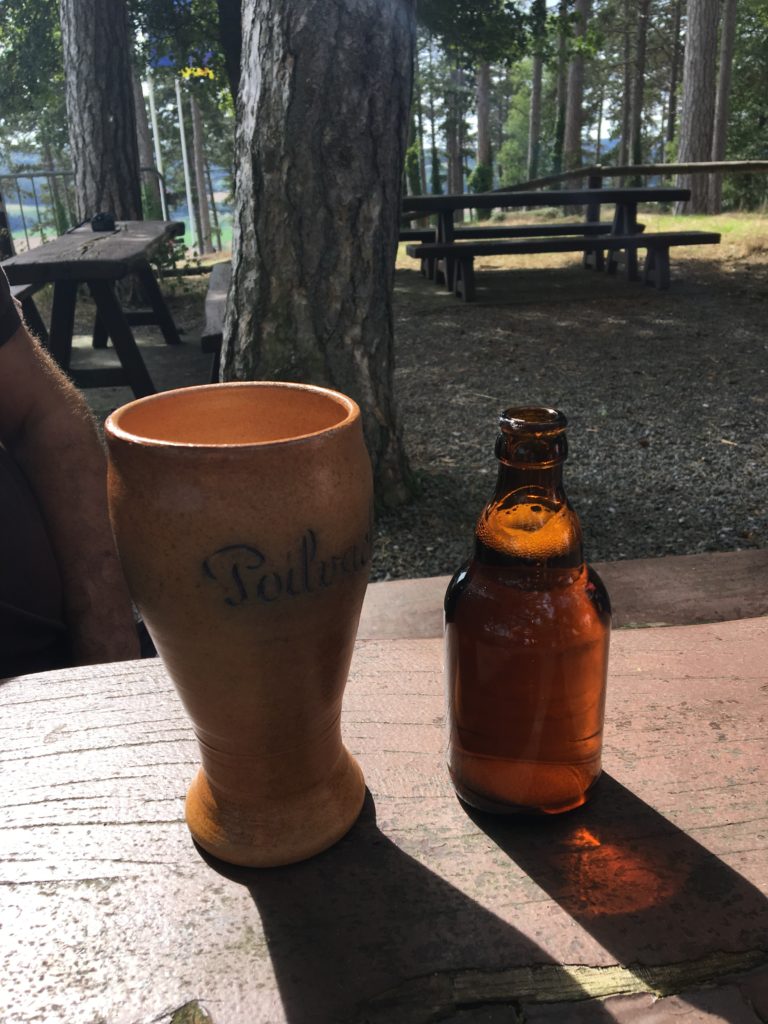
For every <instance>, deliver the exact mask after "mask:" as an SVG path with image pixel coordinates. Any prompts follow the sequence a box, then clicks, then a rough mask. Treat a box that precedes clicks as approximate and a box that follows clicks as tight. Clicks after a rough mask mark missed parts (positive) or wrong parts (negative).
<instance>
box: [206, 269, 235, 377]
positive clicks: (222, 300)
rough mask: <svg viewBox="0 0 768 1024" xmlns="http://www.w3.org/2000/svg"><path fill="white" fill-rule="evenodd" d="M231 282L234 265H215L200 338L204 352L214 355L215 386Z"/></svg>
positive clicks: (207, 295)
mask: <svg viewBox="0 0 768 1024" xmlns="http://www.w3.org/2000/svg"><path fill="white" fill-rule="evenodd" d="M231 280H232V264H231V262H230V261H229V260H227V261H226V262H222V263H215V264H214V265H213V268H212V269H211V277H210V280H209V281H208V291H207V292H206V295H205V324H204V326H203V333H202V334H201V336H200V347H201V348H202V350H203V352H210V353H211V354H212V355H213V360H212V362H211V383H213V384H216V383H217V382H218V380H219V364H220V362H221V343H222V339H223V337H224V317H225V315H226V312H227V294H228V292H229V283H230V281H231Z"/></svg>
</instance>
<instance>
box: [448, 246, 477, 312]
mask: <svg viewBox="0 0 768 1024" xmlns="http://www.w3.org/2000/svg"><path fill="white" fill-rule="evenodd" d="M453 293H454V295H456V297H457V298H459V299H463V300H464V302H472V300H473V299H474V297H475V267H474V260H473V259H472V257H471V256H468V257H465V258H464V259H462V260H454V272H453Z"/></svg>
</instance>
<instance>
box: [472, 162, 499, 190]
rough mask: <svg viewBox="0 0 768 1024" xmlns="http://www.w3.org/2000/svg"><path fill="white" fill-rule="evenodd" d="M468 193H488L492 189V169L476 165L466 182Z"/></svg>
mask: <svg viewBox="0 0 768 1024" xmlns="http://www.w3.org/2000/svg"><path fill="white" fill-rule="evenodd" d="M467 184H468V185H469V191H470V192H490V190H491V189H492V188H493V168H492V167H489V166H488V164H476V165H475V167H474V169H473V171H472V173H471V174H470V176H469V179H468V181H467Z"/></svg>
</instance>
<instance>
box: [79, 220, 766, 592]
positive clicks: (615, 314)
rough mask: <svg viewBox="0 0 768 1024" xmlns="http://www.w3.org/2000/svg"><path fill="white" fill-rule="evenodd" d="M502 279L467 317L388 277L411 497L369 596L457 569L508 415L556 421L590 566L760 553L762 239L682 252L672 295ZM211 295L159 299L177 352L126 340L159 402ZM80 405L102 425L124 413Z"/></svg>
mask: <svg viewBox="0 0 768 1024" xmlns="http://www.w3.org/2000/svg"><path fill="white" fill-rule="evenodd" d="M683 253H684V254H685V255H682V254H683ZM504 262H505V261H503V260H499V259H495V260H488V261H483V263H484V264H485V267H484V269H482V270H481V271H480V272H479V273H478V285H479V288H478V300H477V301H476V302H474V303H470V304H463V303H461V302H459V301H458V300H456V299H454V298H453V297H452V296H451V295H448V294H446V293H444V292H441V291H438V290H437V289H435V287H434V286H433V285H432V284H430V283H428V282H427V281H425V280H424V279H423V278H421V277H420V276H419V274H418V273H417V272H416V270H415V269H414V268H415V264H414V263H413V261H411V260H409V259H408V258H407V257H404V258H402V259H401V261H400V263H399V266H400V267H401V268H402V269H399V270H398V272H397V274H396V286H395V288H396V291H395V317H396V326H395V329H396V352H397V369H396V379H395V384H396V393H397V399H398V402H399V406H400V410H401V418H402V425H403V434H404V439H405V445H406V448H407V451H408V454H409V458H410V463H411V468H412V470H413V472H414V474H415V477H416V480H417V483H418V494H417V496H416V498H415V499H414V501H413V502H412V504H410V505H409V506H407V507H405V508H402V509H400V510H398V511H397V512H393V513H387V514H381V515H379V517H378V520H377V537H376V546H375V550H374V565H373V579H378V580H381V579H395V578H403V577H416V576H433V575H442V574H445V573H450V572H453V570H454V569H455V568H456V567H457V566H459V565H460V564H461V563H462V562H463V561H464V559H465V558H466V557H467V555H468V554H469V552H470V550H471V544H472V533H473V527H474V522H475V519H476V518H477V515H478V513H479V512H480V510H481V508H482V507H483V505H484V503H485V502H486V500H487V499H488V497H489V496H490V494H491V492H492V490H493V486H494V482H495V476H496V461H495V459H494V455H493V446H494V441H495V437H496V423H497V417H498V414H499V412H500V411H501V410H502V409H503V408H505V407H507V406H509V405H515V404H529V403H542V404H546V405H553V406H555V407H557V408H559V409H562V410H563V411H564V412H565V414H566V416H567V417H568V421H569V433H568V437H569V445H570V457H569V461H568V463H567V464H566V471H565V480H566V487H567V490H568V494H569V496H570V498H571V501H572V503H573V505H574V507H575V508H576V510H577V512H578V513H579V516H580V518H581V521H582V526H583V528H584V535H585V548H586V553H587V557H588V558H589V559H590V560H592V561H610V560H617V559H623V558H642V557H651V556H659V555H667V554H690V553H697V552H702V551H727V550H734V549H738V548H761V547H762V548H764V547H768V440H767V436H766V423H767V422H768V388H767V384H768V334H767V333H766V327H765V321H766V317H765V311H766V308H767V304H766V299H767V298H768V240H766V244H765V245H764V246H762V247H761V246H760V245H757V246H755V245H752V246H750V248H749V251H745V250H744V246H743V245H742V247H741V249H739V248H738V247H736V246H729V245H728V244H727V243H726V242H723V244H722V245H720V246H718V247H701V249H700V250H695V249H687V250H678V255H676V256H674V257H673V280H672V287H671V289H670V290H669V291H668V292H658V291H656V290H655V289H652V288H647V287H645V286H644V285H643V284H641V283H627V282H625V281H624V280H623V279H622V278H618V277H617V278H607V277H606V276H605V275H603V274H596V273H594V272H586V271H584V270H582V269H581V267H580V266H579V265H578V261H577V259H576V258H575V257H574V256H573V255H570V256H569V255H566V256H562V257H561V256H543V257H528V258H526V260H525V262H523V261H522V260H520V259H518V261H517V262H515V263H514V264H513V263H511V262H510V261H509V260H507V261H506V262H507V265H508V266H509V267H510V269H499V268H500V267H502V266H503V265H504ZM481 266H482V263H481ZM489 267H490V269H489ZM494 267H496V269H493V268H494ZM204 286H205V280H204V279H200V278H197V279H190V280H189V281H188V282H185V284H184V286H183V290H179V289H178V288H177V290H176V294H175V295H172V296H171V299H170V301H171V306H172V310H173V314H174V317H175V318H176V321H177V323H178V324H179V325H180V326H181V327H182V329H183V330H184V331H185V333H184V338H185V340H186V341H187V342H188V344H185V345H184V346H183V347H182V348H181V349H179V348H176V349H172V348H169V347H168V346H165V345H163V344H162V343H161V342H160V341H159V340H158V335H157V332H156V331H153V329H142V330H140V331H139V332H137V333H138V336H139V339H140V343H141V345H142V349H143V351H144V354H145V359H146V361H147V365H148V366H149V369H150V372H151V374H152V376H153V378H154V379H155V381H156V383H157V384H158V386H160V387H162V388H166V387H178V386H181V385H183V384H195V383H205V382H206V381H207V376H208V367H209V357H207V356H203V355H201V354H200V350H199V345H198V339H199V333H200V325H201V321H202V298H203V294H204ZM166 290H167V285H166ZM90 313H91V311H89V309H88V306H87V304H83V314H82V317H81V321H80V328H81V329H82V330H83V331H87V330H88V329H89V327H90V323H91V322H92V321H91V320H90V319H89V314H90ZM91 315H92V314H91ZM78 347H79V349H80V351H79V354H78V360H79V362H80V365H84V363H88V362H90V363H91V364H92V365H93V364H94V362H95V361H98V360H99V359H101V358H103V355H102V354H100V353H94V351H93V350H92V349H91V348H90V347H89V345H88V338H87V336H86V335H84V336H83V337H81V338H80V339H78ZM86 394H87V395H88V397H89V400H90V401H91V404H92V406H93V408H94V410H95V411H96V412H97V414H98V415H99V416H103V415H105V414H106V413H107V412H109V411H111V409H112V408H115V407H116V406H117V405H119V404H121V403H122V402H124V401H129V400H130V398H131V394H130V392H129V391H127V389H124V388H123V389H115V388H112V389H100V390H98V391H95V390H94V391H88V392H86Z"/></svg>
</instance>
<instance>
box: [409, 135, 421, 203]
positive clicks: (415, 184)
mask: <svg viewBox="0 0 768 1024" xmlns="http://www.w3.org/2000/svg"><path fill="white" fill-rule="evenodd" d="M420 155H421V148H420V146H419V140H418V139H414V141H413V142H412V143H411V144H410V146H409V147H408V149H407V150H406V151H405V176H406V178H407V179H408V191H409V192H410V194H411V195H414V196H418V195H421V194H422V192H423V191H424V189H423V186H422V183H421V167H420V165H419V157H420Z"/></svg>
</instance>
